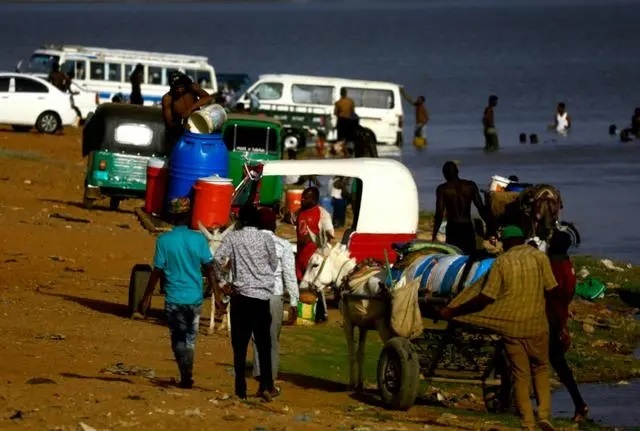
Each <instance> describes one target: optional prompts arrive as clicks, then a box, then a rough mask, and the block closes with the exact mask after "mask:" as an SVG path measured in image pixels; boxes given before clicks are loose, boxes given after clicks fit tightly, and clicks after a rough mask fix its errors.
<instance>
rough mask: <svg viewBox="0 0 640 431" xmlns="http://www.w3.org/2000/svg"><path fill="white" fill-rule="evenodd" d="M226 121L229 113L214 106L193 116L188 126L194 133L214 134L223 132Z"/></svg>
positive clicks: (206, 107) (205, 108) (207, 107)
mask: <svg viewBox="0 0 640 431" xmlns="http://www.w3.org/2000/svg"><path fill="white" fill-rule="evenodd" d="M225 121H227V113H226V111H225V110H224V108H223V107H222V106H220V105H217V104H213V105H207V106H205V107H203V108H201V109H200V110H199V111H196V112H194V113H193V114H191V115H190V116H189V119H188V120H187V124H188V125H189V130H190V131H191V132H192V133H213V132H215V131H219V130H221V129H222V125H223V124H224V122H225Z"/></svg>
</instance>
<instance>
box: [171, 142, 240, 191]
mask: <svg viewBox="0 0 640 431" xmlns="http://www.w3.org/2000/svg"><path fill="white" fill-rule="evenodd" d="M228 172H229V153H228V150H227V147H226V145H225V144H224V141H223V140H222V135H221V134H220V133H212V134H199V133H191V132H185V133H184V134H183V135H182V137H181V138H180V140H179V141H178V143H177V144H176V146H175V147H174V148H173V151H172V152H171V159H170V160H169V184H168V186H167V202H169V201H171V200H172V199H175V198H181V197H189V198H193V195H192V193H193V192H192V187H193V185H194V184H195V183H196V181H197V180H198V178H204V177H210V176H212V175H220V176H221V177H227V174H228Z"/></svg>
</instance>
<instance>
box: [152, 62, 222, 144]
mask: <svg viewBox="0 0 640 431" xmlns="http://www.w3.org/2000/svg"><path fill="white" fill-rule="evenodd" d="M212 101H213V96H211V95H210V94H209V93H207V92H206V91H204V90H203V89H202V88H201V87H200V86H199V85H198V84H196V83H194V82H193V81H192V80H191V78H189V77H188V76H187V75H185V74H184V73H180V72H173V73H171V75H170V76H169V92H168V93H167V94H165V95H164V96H162V116H163V118H164V122H165V125H166V126H167V130H168V131H169V135H170V136H171V138H172V139H173V142H175V141H177V140H178V138H179V137H180V136H181V135H182V132H184V130H185V126H186V124H187V118H189V116H190V115H191V114H193V113H194V112H195V111H197V110H198V109H200V108H201V107H203V106H205V105H208V104H210V103H211V102H212Z"/></svg>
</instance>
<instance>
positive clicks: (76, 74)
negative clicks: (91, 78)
mask: <svg viewBox="0 0 640 431" xmlns="http://www.w3.org/2000/svg"><path fill="white" fill-rule="evenodd" d="M85 66H86V62H85V60H67V61H65V62H64V63H63V64H62V66H60V70H62V71H63V72H64V73H66V74H67V75H69V76H73V78H74V79H79V80H81V81H82V80H84V79H86V78H87V75H86V73H85V71H86V67H85Z"/></svg>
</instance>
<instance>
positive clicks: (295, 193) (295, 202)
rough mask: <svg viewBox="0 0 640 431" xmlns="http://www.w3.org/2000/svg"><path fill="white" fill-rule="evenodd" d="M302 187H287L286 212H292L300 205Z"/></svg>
mask: <svg viewBox="0 0 640 431" xmlns="http://www.w3.org/2000/svg"><path fill="white" fill-rule="evenodd" d="M303 191H304V190H303V189H289V190H287V194H286V198H285V199H286V204H287V212H288V213H289V214H294V213H295V212H296V211H298V210H299V209H300V207H301V206H302V192H303Z"/></svg>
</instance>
